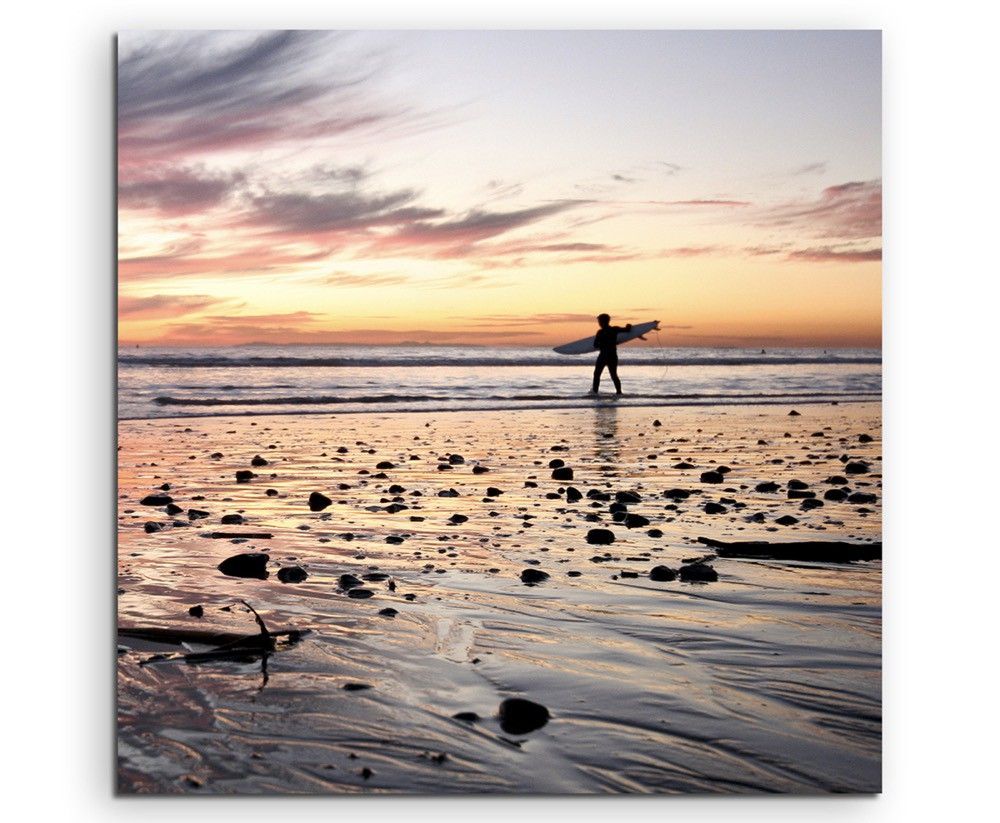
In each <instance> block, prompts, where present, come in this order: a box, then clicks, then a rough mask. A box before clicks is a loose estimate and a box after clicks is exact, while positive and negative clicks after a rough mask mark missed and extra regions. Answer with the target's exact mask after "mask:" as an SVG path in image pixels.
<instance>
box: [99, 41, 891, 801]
mask: <svg viewBox="0 0 1000 823" xmlns="http://www.w3.org/2000/svg"><path fill="white" fill-rule="evenodd" d="M116 51H117V90H116V95H117V98H116V100H117V231H118V238H117V242H118V355H117V357H118V393H117V403H118V429H117V430H118V443H117V449H118V491H117V495H118V500H117V517H118V533H117V657H116V663H117V669H116V671H117V684H116V685H117V690H116V714H117V769H118V771H117V787H118V791H119V792H120V793H122V794H145V793H154V794H180V795H192V796H194V795H209V794H212V795H244V794H253V795H261V794H264V795H269V794H321V795H341V794H358V793H361V794H411V795H412V794H455V793H468V794H480V795H481V794H553V795H561V794H610V793H621V794H649V793H653V794H663V795H671V794H690V793H701V794H734V793H735V794H758V793H789V794H823V793H845V792H847V793H875V792H879V791H880V789H881V717H882V706H881V694H880V688H881V586H882V538H881V512H882V458H881V440H882V438H881V408H880V404H881V259H882V241H881V234H882V183H881V35H880V33H879V32H876V31H652V30H648V31H605V32H602V31H406V32H400V31H348V32H340V31H264V32H250V31H169V32H146V31H130V32H122V33H120V34H119V35H118V37H117V42H116Z"/></svg>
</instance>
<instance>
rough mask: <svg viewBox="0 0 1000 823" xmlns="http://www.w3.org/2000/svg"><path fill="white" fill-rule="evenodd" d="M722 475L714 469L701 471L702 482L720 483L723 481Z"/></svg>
mask: <svg viewBox="0 0 1000 823" xmlns="http://www.w3.org/2000/svg"><path fill="white" fill-rule="evenodd" d="M723 479H724V478H723V476H722V475H721V474H719V472H716V471H708V472H702V473H701V482H702V483H721V482H722V481H723Z"/></svg>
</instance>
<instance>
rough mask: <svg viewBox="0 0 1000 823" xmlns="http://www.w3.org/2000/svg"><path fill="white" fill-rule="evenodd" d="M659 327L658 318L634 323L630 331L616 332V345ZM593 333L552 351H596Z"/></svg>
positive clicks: (572, 352) (568, 352) (581, 352)
mask: <svg viewBox="0 0 1000 823" xmlns="http://www.w3.org/2000/svg"><path fill="white" fill-rule="evenodd" d="M659 328H660V321H659V320H653V321H652V322H651V323H636V324H635V325H633V326H632V331H628V332H625V331H623V332H618V345H619V346H620V345H621V344H622V343H628V341H629V340H635V339H636V338H639V337H642V336H643V335H644V334H648V333H649V332H651V331H658V330H659ZM594 334H597V332H596V331H595V332H594ZM594 334H592V335H590V336H589V337H584V338H582V339H580V340H574V341H573V342H572V343H566V344H565V345H562V346H556V347H555V348H554V349H553V351H555V352H558V353H559V354H589V353H590V352H593V351H597V349H595V348H594Z"/></svg>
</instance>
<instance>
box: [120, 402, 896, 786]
mask: <svg viewBox="0 0 1000 823" xmlns="http://www.w3.org/2000/svg"><path fill="white" fill-rule="evenodd" d="M795 410H796V411H797V412H799V414H793V415H790V411H791V407H788V406H779V405H775V406H756V407H733V406H729V407H725V406H713V407H692V408H671V409H659V410H657V409H651V408H618V407H616V406H615V405H614V403H613V402H611V401H607V402H603V401H602V402H601V403H598V404H596V405H595V406H594V407H593V408H589V409H567V410H555V411H525V410H521V411H507V412H453V413H437V414H435V413H411V414H362V415H355V414H342V415H310V416H260V417H252V416H243V417H214V418H188V419H160V420H130V421H122V422H121V423H120V424H119V467H120V468H119V500H118V519H119V538H118V539H119V545H118V585H119V597H118V622H119V637H118V717H119V741H118V756H119V790H120V791H122V792H126V793H132V792H167V793H355V792H380V793H410V792H429V793H449V792H475V793H479V792H500V793H505V792H522V793H523V792H529V793H558V794H561V793H614V792H630V793H631V792H666V793H680V792H798V793H816V792H844V791H854V792H875V791H879V789H880V786H881V693H880V687H881V657H880V655H881V652H880V639H881V580H882V575H881V559H880V558H881V544H880V541H881V502H882V501H881V497H882V494H881V470H882V469H881V442H880V441H881V431H880V408H879V406H878V405H877V404H870V403H857V404H841V405H833V404H824V405H818V404H817V405H802V406H798V407H796V409H795ZM255 458H259V459H255ZM552 461H562V464H563V465H560V464H559V463H558V462H557V463H555V464H553V463H552ZM726 468H728V469H729V471H725V469H726ZM720 469H722V471H720ZM567 470H568V471H567ZM238 472H252V473H253V476H251V477H249V479H247V477H246V476H245V475H241V477H242V479H241V480H237V473H238ZM554 474H555V477H553V475H554ZM570 475H571V479H559V478H569V477H570ZM762 484H765V485H762ZM766 484H774V485H766ZM314 492H317V493H319V494H320V495H322V496H324V497H326V498H328V500H329V502H328V503H327V504H325V505H324V504H323V500H322V498H314V503H315V505H314V508H317V509H318V510H316V511H311V507H310V495H311V494H313V493H314ZM166 498H169V500H167V499H166ZM144 499H145V500H146V501H147V502H146V503H145V504H143V502H142V501H143V500H144ZM819 504H822V505H819ZM320 506H322V508H320ZM647 521H648V522H647ZM592 530H606V531H607V532H610V534H611V536H612V537H613V542H611V543H594V542H588V535H589V538H590V539H592V540H596V539H602V538H603V539H607V535H606V534H602V533H594V534H592V533H591V532H592ZM699 538H704V539H705V540H703V541H699ZM706 541H707V542H706ZM748 541H764V542H767V543H775V544H789V543H796V544H797V543H803V542H810V543H812V546H811V547H810V546H801V547H798V548H795V547H793V548H792V549H791V550H789V551H781V550H780V549H778V550H774V549H772V548H769V547H767V546H764V547H761V546H760V545H756V546H750V547H746V546H744V547H740V546H739V545H736V544H739V543H745V542H748ZM831 543H832V544H834V546H835V547H834V548H830V547H829V546H828V545H826V544H831ZM844 543H847V544H850V546H848V548H847V555H846V556H840V554H842V553H843V552H844V551H845V549H844V546H843V545H842V544H844ZM825 545H826V548H824V546H825ZM852 547H853V548H852ZM786 548H787V547H786ZM854 549H857V552H856V553H855V552H854ZM810 552H811V553H812V555H810ZM260 553H265V554H266V555H267V556H268V557H267V559H266V560H260V561H259V564H258V565H257V569H258V571H259V570H260V569H263V572H262V573H261V574H260V575H258V576H256V577H238V576H231V575H230V574H225V573H223V571H221V570H220V569H219V568H218V567H219V566H220V564H222V563H223V561H225V560H227V558H231V557H234V556H237V555H241V554H260ZM810 556H813V557H822V558H824V559H822V560H820V561H817V560H812V559H810ZM856 556H857V557H861V556H864V557H870V558H874V559H854V558H855V557H856ZM775 558H778V559H775ZM698 560H700V561H701V562H698ZM841 560H848V561H850V562H837V561H841ZM251 565H252V561H251ZM226 568H227V569H229V570H232V566H229V567H226ZM236 568H237V569H238V568H239V562H238V561H237V563H236ZM692 568H693V569H694V571H692ZM654 569H656V570H657V571H654ZM525 572H527V574H525ZM535 572H542V573H544V575H547V576H543V575H539V574H534V573H535ZM651 572H652V576H651ZM264 574H266V577H264V576H263V575H264ZM303 574H304V579H303ZM672 575H676V576H675V577H674V578H673V579H670V578H671V576H672ZM348 576H350V577H348ZM714 577H717V579H713V578H714ZM366 593H370V594H366ZM240 601H246V603H248V604H249V605H250V606H252V607H253V609H255V610H256V611H257V612H258V613H259V615H260V617H261V619H262V620H263V621H264V622H265V624H266V626H267V628H268V629H269V630H270V631H277V630H296V631H301V632H304V633H303V634H302V635H301V636H297V637H296V638H294V639H295V641H296V642H288V641H287V639H281V640H277V641H276V642H275V646H274V648H273V649H271V650H269V652H268V653H267V654H264V655H261V654H255V653H252V652H247V653H246V654H243V655H220V656H215V657H213V656H212V655H207V656H205V657H204V658H199V657H198V656H197V652H198V651H204V650H207V649H211V648H214V647H217V646H218V645H219V644H217V643H211V642H207V641H206V642H205V643H204V644H203V645H202V646H199V644H198V642H197V635H193V634H191V635H185V633H186V632H206V633H211V632H215V633H228V634H231V635H242V634H247V635H253V634H255V633H257V632H258V627H257V625H256V623H255V621H254V617H253V615H252V614H251V613H250V612H249V611H248V610H247V608H246V607H244V606H243V605H242V604H241V602H240ZM198 607H200V609H199V608H198ZM198 614H200V615H201V616H196V615H198ZM149 629H158V630H166V631H163V632H162V633H161V634H160V635H156V634H155V632H154V633H152V634H148V635H146V636H142V632H143V631H144V630H149ZM185 638H186V641H187V642H186V645H181V644H180V642H179V639H185ZM192 652H194V653H195V656H194V657H193V658H192V657H190V656H188V657H185V655H190V654H191V653H192ZM158 656H159V657H158ZM508 698H523V699H526V700H530V701H533V702H534V703H537V704H540V705H541V706H544V707H545V709H546V710H547V717H546V718H545V719H546V720H547V722H544V724H543V725H541V726H539V727H538V728H535V729H533V730H531V731H523V729H522V730H518V729H517V724H516V723H512V722H511V721H510V719H509V718H508V719H506V720H501V719H500V718H498V710H499V707H500V705H501V702H502V701H504V700H505V699H508ZM456 715H461V718H456V717H455V716H456ZM512 729H513V731H512ZM519 731H520V733H518V732H519Z"/></svg>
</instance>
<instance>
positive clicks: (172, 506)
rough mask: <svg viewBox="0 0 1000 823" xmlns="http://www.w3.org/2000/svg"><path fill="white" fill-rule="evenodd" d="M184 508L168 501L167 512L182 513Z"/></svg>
mask: <svg viewBox="0 0 1000 823" xmlns="http://www.w3.org/2000/svg"><path fill="white" fill-rule="evenodd" d="M182 511H184V509H182V508H181V507H180V506H178V505H177V504H176V503H167V514H180V513H181V512H182Z"/></svg>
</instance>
